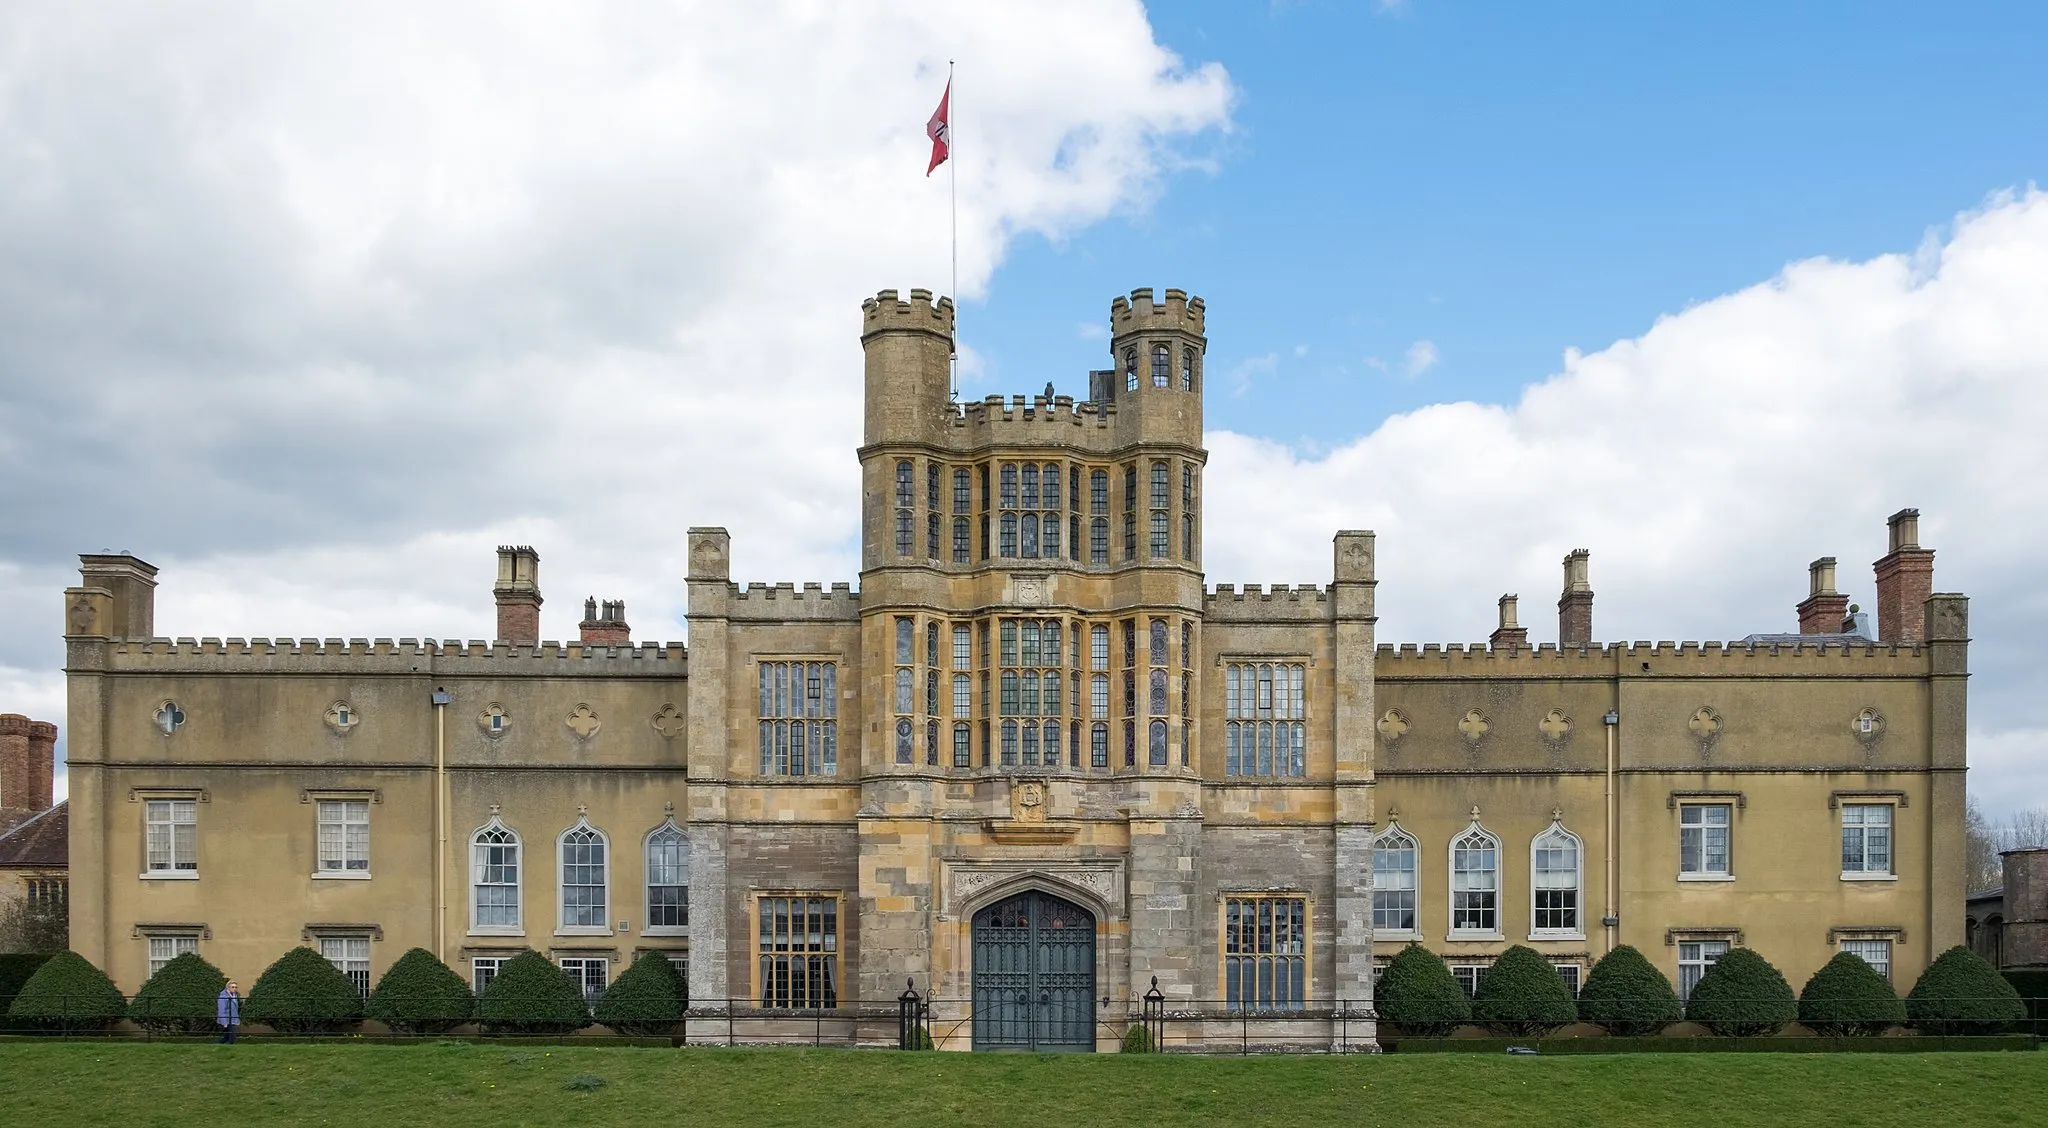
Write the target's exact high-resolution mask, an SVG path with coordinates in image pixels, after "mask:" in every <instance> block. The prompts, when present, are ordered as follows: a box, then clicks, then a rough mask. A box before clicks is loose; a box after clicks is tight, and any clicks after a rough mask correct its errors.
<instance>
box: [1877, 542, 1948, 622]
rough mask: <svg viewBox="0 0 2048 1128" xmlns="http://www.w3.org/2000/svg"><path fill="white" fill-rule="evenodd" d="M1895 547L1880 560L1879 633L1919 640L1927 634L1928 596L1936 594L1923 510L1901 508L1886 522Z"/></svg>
mask: <svg viewBox="0 0 2048 1128" xmlns="http://www.w3.org/2000/svg"><path fill="white" fill-rule="evenodd" d="M1886 523H1887V524H1888V525H1890V526H1891V546H1892V550H1891V551H1890V552H1887V553H1885V554H1884V556H1883V557H1881V558H1879V560H1878V561H1877V637H1878V641H1880V642H1895V643H1902V644H1909V643H1916V642H1920V641H1922V640H1924V639H1925V638H1926V637H1927V630H1926V618H1927V597H1928V596H1930V595H1933V594H1934V550H1933V549H1931V548H1921V547H1920V511H1919V510H1917V509H1901V510H1899V511H1898V512H1897V513H1894V514H1892V515H1891V519H1890V520H1889V521H1888V522H1886Z"/></svg>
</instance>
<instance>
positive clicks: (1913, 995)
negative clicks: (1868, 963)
mask: <svg viewBox="0 0 2048 1128" xmlns="http://www.w3.org/2000/svg"><path fill="white" fill-rule="evenodd" d="M38 974H40V973H38ZM30 982H34V981H33V980H31V981H30ZM2026 1013H2027V1009H2026V1004H2024V1003H2022V1002H2020V996H2019V992H2017V991H2015V990H2013V988H2012V984H2011V983H2008V982H2006V979H2005V977H2004V976H2002V975H2000V974H1998V972H1997V971H1995V970H1993V969H1992V967H1991V965H1990V964H1988V963H1986V962H1984V957H1982V956H1980V955H1978V954H1977V953H1975V952H1973V951H1971V950H1970V949H1968V948H1965V947H1963V946H1962V945H1960V944H1958V945H1956V946H1955V947H1953V948H1950V949H1949V950H1948V951H1946V952H1943V953H1942V954H1941V955H1939V956H1937V957H1935V960H1934V962H1933V963H1931V964H1928V965H1927V970H1926V971H1923V972H1921V973H1920V982H1918V983H1915V984H1913V990H1912V991H1910V992H1908V993H1907V995H1906V1021H1907V1022H1909V1023H1911V1024H1912V1025H1914V1026H1916V1027H1919V1029H1920V1032H1921V1033H1923V1034H1996V1033H1998V1032H2000V1031H2002V1030H2004V1029H2006V1028H2007V1027H2009V1026H2011V1025H2012V1024H2013V1023H2015V1022H2018V1021H2019V1020H2020V1019H2022V1018H2024V1017H2026Z"/></svg>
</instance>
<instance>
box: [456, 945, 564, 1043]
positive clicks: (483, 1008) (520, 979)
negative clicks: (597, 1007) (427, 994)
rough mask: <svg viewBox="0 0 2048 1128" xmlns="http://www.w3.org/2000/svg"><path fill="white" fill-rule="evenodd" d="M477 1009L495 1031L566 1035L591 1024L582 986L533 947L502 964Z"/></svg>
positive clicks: (487, 1025)
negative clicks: (584, 1002)
mask: <svg viewBox="0 0 2048 1128" xmlns="http://www.w3.org/2000/svg"><path fill="white" fill-rule="evenodd" d="M477 1011H478V1017H480V1018H482V1019H483V1023H484V1026H485V1028H486V1029H489V1030H491V1031H492V1032H494V1033H504V1034H567V1033H569V1032H570V1031H572V1030H581V1029H582V1028H583V1027H585V1026H588V1025H590V1011H589V1009H588V1008H587V1007H585V1006H584V1004H583V988H581V987H579V986H577V985H576V981H575V980H574V979H571V978H569V973H568V972H566V971H563V970H562V969H561V968H559V967H556V966H555V965H554V964H552V963H550V962H548V958H547V957H546V956H543V955H541V954H540V953H539V952H536V951H533V950H531V949H529V950H527V951H524V952H521V953H519V954H518V955H516V956H514V957H512V958H511V959H509V960H506V961H505V962H504V963H503V964H501V965H499V967H498V975H497V978H495V979H493V980H491V983H490V986H488V987H485V988H484V994H483V998H482V999H480V1000H479V1001H478V1005H477Z"/></svg>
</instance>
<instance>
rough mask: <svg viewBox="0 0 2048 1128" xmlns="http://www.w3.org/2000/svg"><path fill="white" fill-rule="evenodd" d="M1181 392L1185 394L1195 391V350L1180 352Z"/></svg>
mask: <svg viewBox="0 0 2048 1128" xmlns="http://www.w3.org/2000/svg"><path fill="white" fill-rule="evenodd" d="M1180 390H1181V391H1183V392H1192V391H1194V390H1195V350H1193V349H1182V350H1180Z"/></svg>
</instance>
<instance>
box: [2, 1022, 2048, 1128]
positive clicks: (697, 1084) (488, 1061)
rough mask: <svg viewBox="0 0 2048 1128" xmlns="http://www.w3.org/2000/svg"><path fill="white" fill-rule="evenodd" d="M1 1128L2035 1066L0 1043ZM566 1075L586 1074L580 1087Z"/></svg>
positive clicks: (1369, 1102) (1456, 1117)
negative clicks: (597, 1080)
mask: <svg viewBox="0 0 2048 1128" xmlns="http://www.w3.org/2000/svg"><path fill="white" fill-rule="evenodd" d="M0 1068H4V1070H5V1073H6V1076H8V1077H9V1078H11V1079H13V1080H14V1082H15V1083H14V1084H13V1085H12V1086H11V1091H10V1093H9V1105H10V1108H11V1111H10V1113H9V1115H8V1122H9V1123H11V1124H18V1125H25V1126H32V1128H47V1126H51V1125H65V1124H105V1123H120V1124H122V1125H123V1126H124V1128H141V1126H145V1125H178V1126H180V1128H183V1126H187V1125H198V1124H210V1123H219V1124H229V1125H238V1126H239V1125H268V1124H308V1125H312V1124H332V1125H351V1126H353V1125H370V1126H372V1128H399V1126H401V1125H413V1124H421V1125H431V1126H434V1128H457V1126H462V1125H478V1126H488V1128H509V1126H512V1125H522V1124H548V1125H554V1124H570V1123H577V1124H633V1125H697V1124H704V1125H714V1124H716V1125H723V1124H735V1125H740V1124H744V1125H748V1126H750V1128H766V1126H771V1125H784V1124H787V1125H803V1126H805V1128H836V1126H839V1125H886V1126H889V1128H912V1126H924V1125H945V1124H1031V1125H1047V1124H1058V1125H1073V1126H1077V1128H1086V1126H1092V1125H1101V1124H1113V1123H1125V1124H1143V1125H1202V1124H1219V1125H1221V1124H1227V1125H1230V1126H1231V1128H1253V1126H1254V1125H1263V1124H1315V1125H1346V1126H1351V1125H1385V1126H1387V1128H1397V1126H1398V1128H1414V1126H1424V1125H1437V1124H1442V1125H1456V1126H1457V1128H1490V1126H1492V1125H1497V1124H1509V1123H1524V1124H1540V1125H1543V1126H1545V1128H1553V1126H1561V1125H1575V1124H1602V1125H1605V1124H1614V1125H1630V1126H1654V1125H1687V1126H1693V1125H1713V1126H1714V1128H1739V1126H1741V1125H1751V1124H1769V1125H1778V1124H1827V1125H1847V1126H1864V1125H1870V1126H1875V1125H1891V1124H1899V1125H1913V1126H1914V1128H1925V1126H1926V1125H1927V1124H1928V1123H1929V1122H1930V1121H1932V1122H1935V1123H1937V1124H1939V1125H1940V1126H1941V1128H1959V1126H1962V1125H1972V1124H1987V1125H1988V1124H1997V1125H2013V1124H2022V1123H2028V1122H2031V1121H2032V1118H2033V1117H2034V1116H2037V1115H2039V1110H2040V1109H2042V1108H2043V1107H2048V1055H2043V1054H2031V1053H1986V1054H1976V1053H1947V1054H1927V1055H1907V1054H1899V1055H1875V1054H1824V1055H1803V1054H1782V1055H1781V1054H1673V1055H1654V1054H1640V1055H1625V1056H1624V1055H1618V1056H1608V1057H1507V1056H1505V1055H1503V1056H1501V1057H1494V1056H1491V1055H1487V1056H1478V1055H1464V1054H1429V1055H1415V1056H1408V1057H1403V1056H1401V1055H1398V1054H1390V1055H1384V1056H1377V1057H1366V1056H1352V1057H1346V1058H1331V1057H1252V1058H1238V1057H1180V1056H1153V1055H1146V1056H1136V1055H1132V1056H1119V1055H1114V1054H1105V1055H1095V1056H1089V1055H1072V1056H1060V1057H1053V1056H1024V1055H992V1054H976V1055H969V1054H937V1053H921V1054H906V1053H898V1052H894V1051H883V1050H865V1051H854V1050H722V1049H721V1050H710V1049H690V1050H672V1049H646V1048H634V1047H587V1048H585V1047H574V1048H563V1047H553V1046H536V1047H531V1048H529V1047H523V1046H516V1045H514V1046H507V1045H502V1044H493V1045H472V1044H459V1043H430V1044H424V1045H413V1046H402V1045H401V1046H393V1045H360V1044H359V1045H333V1046H322V1045H262V1044H246V1043H245V1044H243V1045H239V1046H214V1045H189V1044H188V1045H170V1044H161V1043H159V1044H135V1043H70V1044H60V1043H22V1042H17V1043H13V1044H8V1045H0ZM579 1076H589V1077H601V1078H603V1079H604V1082H605V1083H604V1084H603V1085H602V1086H600V1087H597V1088H594V1089H587V1090H576V1089H572V1088H569V1087H568V1083H569V1082H570V1081H571V1079H573V1078H577V1077H579Z"/></svg>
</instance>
